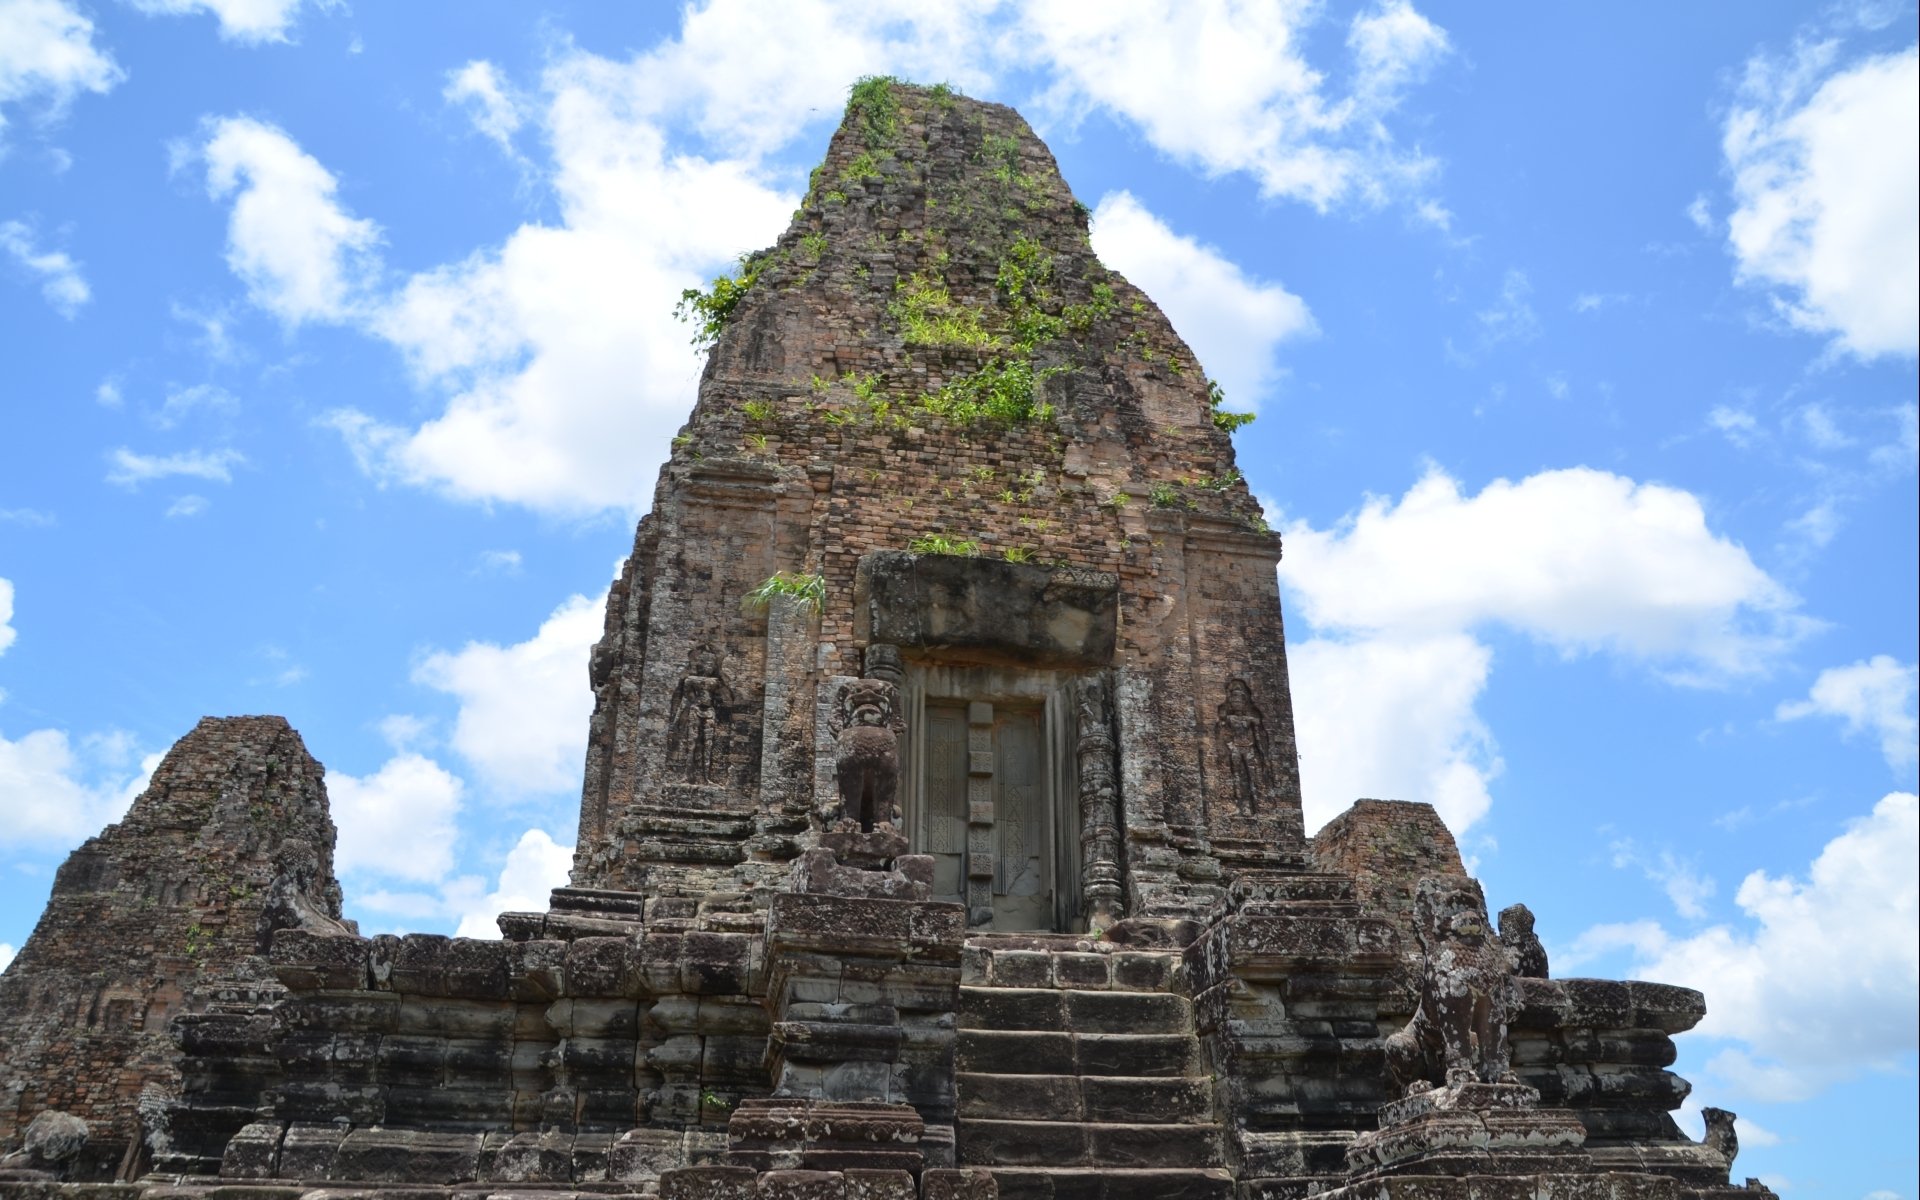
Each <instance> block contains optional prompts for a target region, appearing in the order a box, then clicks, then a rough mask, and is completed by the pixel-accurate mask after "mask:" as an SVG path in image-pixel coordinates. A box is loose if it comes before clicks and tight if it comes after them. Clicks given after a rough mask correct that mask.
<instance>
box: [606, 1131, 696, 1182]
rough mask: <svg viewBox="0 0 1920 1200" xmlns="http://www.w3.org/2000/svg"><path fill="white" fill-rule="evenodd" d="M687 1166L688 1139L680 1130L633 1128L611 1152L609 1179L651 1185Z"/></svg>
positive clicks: (619, 1138) (608, 1165)
mask: <svg viewBox="0 0 1920 1200" xmlns="http://www.w3.org/2000/svg"><path fill="white" fill-rule="evenodd" d="M686 1165H688V1164H687V1146H686V1137H685V1135H684V1134H682V1133H681V1132H680V1131H679V1130H677V1129H629V1130H627V1131H626V1132H625V1133H622V1134H621V1135H620V1136H619V1137H617V1138H615V1139H614V1140H613V1145H612V1146H611V1147H609V1149H608V1151H607V1178H608V1179H609V1180H610V1181H612V1182H615V1183H650V1182H652V1181H654V1180H656V1179H658V1178H659V1177H660V1175H661V1173H662V1172H665V1171H671V1170H673V1169H675V1168H676V1167H684V1166H686Z"/></svg>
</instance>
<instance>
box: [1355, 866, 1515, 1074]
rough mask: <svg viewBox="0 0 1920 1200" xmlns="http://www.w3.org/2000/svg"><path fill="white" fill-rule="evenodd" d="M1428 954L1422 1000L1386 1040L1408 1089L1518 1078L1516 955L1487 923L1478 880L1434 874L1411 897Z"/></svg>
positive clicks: (1392, 1065) (1393, 1066) (1391, 1064)
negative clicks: (1510, 1045)
mask: <svg viewBox="0 0 1920 1200" xmlns="http://www.w3.org/2000/svg"><path fill="white" fill-rule="evenodd" d="M1413 909H1414V926H1415V933H1416V934H1417V936H1418V937H1419V940H1420V950H1421V953H1422V957H1423V959H1424V961H1423V964H1422V966H1421V971H1420V1003H1419V1007H1418V1008H1416V1009H1415V1010H1414V1013H1413V1019H1412V1020H1411V1021H1409V1022H1407V1026H1406V1028H1404V1029H1402V1030H1400V1031H1399V1032H1398V1033H1395V1034H1394V1035H1392V1036H1391V1037H1389V1038H1388V1039H1387V1047H1386V1049H1387V1070H1388V1072H1389V1073H1390V1074H1392V1076H1393V1078H1394V1082H1395V1083H1396V1084H1398V1085H1399V1087H1400V1088H1401V1090H1402V1091H1403V1093H1404V1094H1407V1095H1411V1094H1413V1093H1415V1092H1423V1091H1426V1090H1427V1089H1428V1088H1430V1087H1432V1086H1433V1085H1434V1084H1437V1083H1444V1084H1446V1086H1448V1087H1454V1086H1458V1085H1460V1084H1463V1083H1474V1082H1480V1083H1516V1082H1518V1080H1516V1079H1515V1078H1514V1075H1513V1071H1512V1070H1511V1060H1510V1058H1509V1055H1508V1052H1507V1018H1508V1016H1509V1014H1510V1013H1511V1011H1512V1008H1513V962H1512V959H1511V958H1510V957H1509V956H1508V953H1507V950H1506V948H1505V947H1504V946H1502V945H1501V944H1500V942H1499V941H1498V940H1497V939H1496V938H1495V937H1494V936H1493V934H1492V933H1491V931H1490V930H1489V928H1488V922H1487V902H1486V898H1485V896H1484V895H1483V894H1482V893H1481V891H1480V885H1479V884H1478V883H1477V882H1475V881H1474V880H1472V879H1467V878H1463V877H1460V876H1449V875H1443V876H1429V877H1428V878H1426V879H1422V880H1421V881H1420V885H1419V887H1418V888H1417V889H1415V891H1414V900H1413Z"/></svg>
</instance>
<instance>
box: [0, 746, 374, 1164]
mask: <svg viewBox="0 0 1920 1200" xmlns="http://www.w3.org/2000/svg"><path fill="white" fill-rule="evenodd" d="M333 837H334V834H333V822H332V821H331V820H330V819H329V818H328V815H327V802H326V792H325V789H324V787H323V785H322V769H321V767H320V764H319V763H317V762H315V761H314V760H313V758H312V757H311V756H310V755H308V753H307V751H306V747H305V746H304V745H302V744H301V741H300V736H299V734H297V733H295V732H294V731H293V730H292V729H291V728H290V727H289V726H288V725H287V723H286V722H285V721H284V720H282V719H280V718H279V717H230V718H225V719H215V718H211V717H210V718H208V719H206V720H204V721H202V722H200V724H199V725H198V726H197V727H196V728H195V729H194V730H193V732H192V733H189V734H188V735H187V736H186V737H184V738H182V739H181V740H180V741H179V742H178V743H176V744H175V745H174V747H173V749H172V750H170V751H169V752H168V753H167V756H166V758H165V759H163V760H162V761H161V763H160V766H159V767H158V768H157V769H156V770H155V771H154V774H153V778H152V780H151V781H150V782H149V783H148V786H147V789H146V791H144V792H142V793H141V795H140V796H139V797H138V798H137V799H136V800H135V801H134V802H133V805H132V807H131V808H129V809H128V810H127V814H126V816H125V817H123V818H122V819H121V820H120V822H119V823H118V824H116V825H112V826H109V827H108V828H107V829H106V830H105V831H103V832H102V833H101V834H100V835H99V836H98V837H95V838H90V839H88V841H87V842H86V843H85V844H84V845H82V846H81V847H80V848H79V849H78V850H75V851H74V852H73V853H72V854H71V855H69V856H68V858H67V861H66V862H65V863H64V864H63V865H62V866H61V868H60V871H59V873H58V875H56V876H55V879H54V885H53V895H52V897H51V898H50V899H49V900H48V902H47V908H46V911H45V912H44V913H43V914H42V916H41V918H40V922H39V924H38V925H36V926H35V928H34V931H33V935H32V936H31V937H29V938H28V939H27V942H26V944H25V945H24V946H22V947H21V949H20V954H19V956H18V957H17V958H16V959H15V960H14V962H13V964H12V966H11V967H9V968H8V970H7V971H6V973H5V974H4V975H0V1147H6V1146H8V1145H9V1144H17V1142H18V1139H19V1138H20V1137H21V1135H22V1134H23V1132H24V1131H25V1129H26V1127H27V1124H28V1122H29V1121H31V1120H32V1119H33V1118H34V1117H35V1116H36V1115H37V1114H39V1113H41V1112H43V1111H46V1110H48V1109H58V1110H61V1111H64V1112H67V1113H71V1114H73V1115H74V1116H76V1117H79V1118H81V1119H83V1120H85V1121H86V1122H87V1123H88V1125H89V1126H90V1127H91V1128H92V1131H93V1132H92V1137H91V1139H90V1141H89V1143H88V1145H87V1147H86V1148H85V1149H84V1150H83V1151H80V1152H78V1153H77V1154H76V1156H75V1157H74V1158H73V1159H72V1160H70V1164H71V1166H72V1168H73V1170H74V1171H75V1172H76V1173H77V1174H78V1175H79V1176H80V1177H89V1176H94V1177H98V1176H101V1175H111V1173H112V1172H113V1171H114V1170H115V1169H117V1167H118V1166H119V1160H120V1159H121V1158H122V1157H123V1156H124V1154H125V1152H126V1150H127V1146H128V1143H129V1141H133V1140H137V1138H138V1136H139V1120H138V1102H139V1097H140V1094H141V1090H142V1088H143V1087H145V1086H147V1085H150V1084H151V1085H155V1086H158V1087H161V1088H164V1089H167V1090H173V1089H177V1088H178V1087H179V1085H180V1075H179V1066H178V1055H179V1052H178V1050H177V1049H176V1048H175V1046H174V1044H173V1042H172V1041H171V1039H170V1038H169V1037H168V1036H167V1024H168V1022H169V1020H171V1019H172V1017H173V1016H174V1015H175V1014H177V1013H182V1012H189V1011H195V1010H197V1009H201V1008H204V1007H206V1006H208V1005H210V1004H213V1003H216V1002H218V1001H219V1000H220V997H219V996H218V995H217V994H216V992H217V989H216V987H215V985H216V984H217V983H219V982H220V981H223V980H236V981H240V982H239V984H238V985H237V986H238V987H239V989H240V992H241V993H243V992H245V990H246V989H247V988H259V987H262V986H265V987H268V988H271V986H272V984H271V981H270V977H269V976H268V974H267V972H266V970H265V960H264V955H265V954H266V952H267V950H268V948H269V945H270V943H271V939H272V937H273V935H274V933H275V931H277V930H282V929H304V930H311V931H314V932H317V933H329V932H339V933H346V932H348V930H347V929H346V928H345V927H344V926H342V925H341V924H340V887H339V884H338V883H336V882H335V881H334V877H333ZM229 990H232V989H229ZM235 995H236V998H238V999H240V1002H242V1003H245V1002H246V1000H245V998H244V996H242V995H240V993H235ZM236 1082H238V1081H236ZM241 1123H244V1122H241ZM236 1128H237V1126H236ZM228 1132H231V1130H229V1131H228ZM217 1157H218V1150H217V1148H216V1150H215V1158H216V1159H217Z"/></svg>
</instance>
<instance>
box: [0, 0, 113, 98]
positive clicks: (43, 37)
mask: <svg viewBox="0 0 1920 1200" xmlns="http://www.w3.org/2000/svg"><path fill="white" fill-rule="evenodd" d="M124 78H126V72H124V71H122V70H121V69H120V67H119V65H118V64H117V63H115V62H114V61H113V56H112V55H110V54H107V53H105V52H104V51H101V50H99V49H98V48H96V47H95V46H94V44H93V22H92V21H90V20H88V19H87V18H86V17H84V16H82V15H81V14H80V12H79V10H77V9H75V8H72V7H70V6H68V5H67V4H65V3H63V2H62V0H0V105H6V104H19V103H21V102H24V101H33V100H41V99H44V100H45V102H46V104H47V107H48V110H49V112H50V113H52V114H55V115H57V114H58V113H60V112H61V111H62V110H64V109H65V108H66V106H67V104H68V103H69V102H70V101H71V100H72V99H73V98H74V97H75V96H76V95H78V94H79V93H81V92H100V93H105V92H108V91H111V90H112V89H113V86H114V85H115V84H117V83H119V82H120V81H121V80H122V79H124ZM6 124H7V122H6V117H5V115H4V113H0V130H4V129H5V128H6Z"/></svg>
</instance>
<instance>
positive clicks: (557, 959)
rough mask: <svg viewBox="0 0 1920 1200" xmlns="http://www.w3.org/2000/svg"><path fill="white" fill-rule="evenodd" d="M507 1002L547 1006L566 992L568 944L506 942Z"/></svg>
mask: <svg viewBox="0 0 1920 1200" xmlns="http://www.w3.org/2000/svg"><path fill="white" fill-rule="evenodd" d="M503 944H504V945H505V946H506V947H507V998H508V999H510V1000H517V1001H519V1002H521V1003H523V1004H526V1003H531V1004H544V1003H547V1002H549V1001H553V1000H557V999H559V998H560V997H561V996H562V995H563V994H565V992H566V990H567V943H565V942H557V941H536V942H507V943H503Z"/></svg>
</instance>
